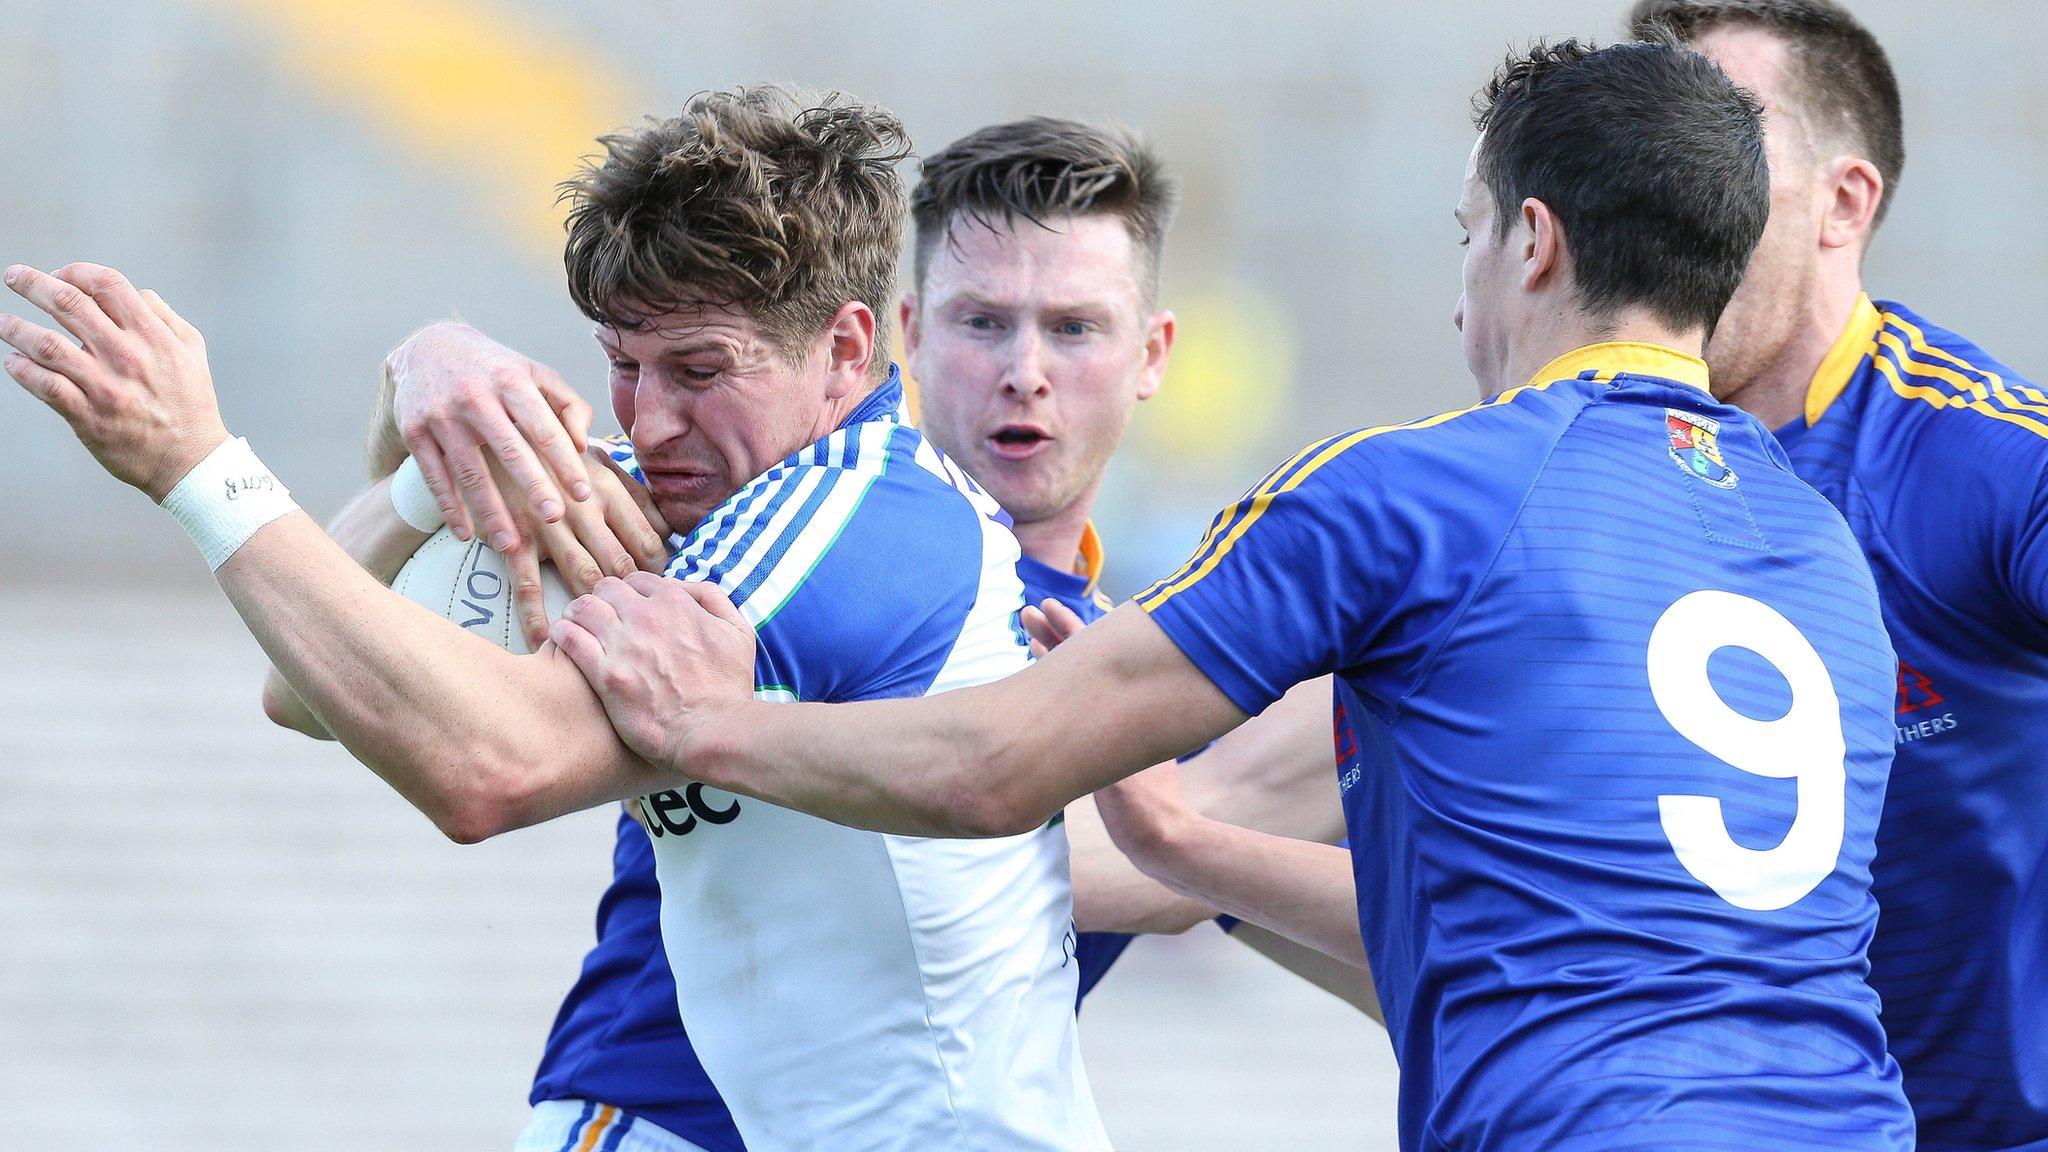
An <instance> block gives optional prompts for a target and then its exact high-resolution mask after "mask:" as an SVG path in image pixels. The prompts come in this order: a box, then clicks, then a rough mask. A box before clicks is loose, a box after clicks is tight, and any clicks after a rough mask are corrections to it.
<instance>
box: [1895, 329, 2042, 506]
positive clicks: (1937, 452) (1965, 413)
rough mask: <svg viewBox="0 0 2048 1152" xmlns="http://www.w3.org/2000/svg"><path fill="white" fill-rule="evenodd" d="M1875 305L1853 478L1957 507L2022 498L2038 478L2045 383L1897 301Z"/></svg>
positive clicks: (1907, 498) (2030, 494)
mask: <svg viewBox="0 0 2048 1152" xmlns="http://www.w3.org/2000/svg"><path fill="white" fill-rule="evenodd" d="M1878 311H1879V315H1880V316H1881V317H1882V319H1883V326H1882V327H1881V328H1880V329H1879V330H1878V336H1877V341H1876V344H1875V346H1874V348H1873V349H1872V352H1871V366H1872V370H1873V372H1874V373H1875V378H1874V379H1873V380H1872V390H1873V395H1872V396H1871V397H1870V398H1869V400H1868V404H1869V413H1870V415H1871V416H1873V417H1875V419H1871V420H1869V421H1868V422H1867V423H1866V425H1865V428H1864V431H1863V433H1862V436H1863V441H1864V443H1863V446H1862V451H1861V453H1860V457H1861V458H1860V459H1859V460H1858V468H1857V479H1858V482H1859V483H1860V484H1862V486H1863V487H1864V489H1865V491H1866V492H1869V493H1872V494H1874V495H1875V494H1879V493H1883V494H1886V495H1887V496H1888V497H1889V499H1887V500H1884V501H1883V503H1885V504H1887V505H1893V506H1904V507H1925V506H1926V505H1927V504H1928V503H1930V502H1932V503H1934V504H1936V505H1938V506H1941V507H1943V508H1947V509H1949V510H1951V511H1952V513H1953V514H1954V515H1957V516H1969V515H1975V514H1991V515H1994V516H1995V515H1997V514H1998V513H1999V512H2000V511H2001V510H2012V511H2018V510H2022V509H2028V508H2031V506H2032V505H2033V503H2034V498H2035V497H2036V496H2037V495H2038V493H2039V491H2040V489H2041V488H2042V487H2043V484H2044V481H2048V392H2044V391H2043V390H2042V389H2040V388H2038V387H2036V386H2035V385H2034V384H2033V383H2032V382H2030V381H2028V380H2027V379H2025V378H2024V377H2021V376H2020V375H2018V374H2017V373H2015V372H2014V371H2013V370H2012V369H2010V368H2008V367H2006V366H2005V365H2004V364H2002V363H2000V362H1999V361H1998V360H1997V359H1996V358H1994V357H1992V356H1991V355H1990V354H1989V353H1987V352H1985V351H1984V350H1983V349H1981V348H1979V347H1977V346H1976V345H1975V344H1974V343H1972V342H1970V341H1969V340H1967V339H1965V338H1963V337H1961V336H1959V335H1957V334H1955V333H1954V332H1951V331H1949V330H1947V329H1944V328H1941V327H1938V326H1936V325H1933V324H1930V323H1928V322H1927V321H1925V320H1923V319H1921V318H1920V317H1919V316H1917V315H1915V314H1914V313H1913V312H1912V311H1910V310H1909V309H1907V308H1905V307H1904V306H1903V305H1899V304H1894V303H1891V302H1880V303H1879V305H1878Z"/></svg>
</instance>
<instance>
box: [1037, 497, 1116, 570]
mask: <svg viewBox="0 0 2048 1152" xmlns="http://www.w3.org/2000/svg"><path fill="white" fill-rule="evenodd" d="M1101 486H1102V481H1100V480H1097V481H1096V482H1095V484H1094V485H1093V486H1092V487H1090V488H1089V489H1088V491H1087V492H1086V493H1084V494H1083V495H1082V496H1081V498H1080V499H1079V500H1076V501H1074V502H1073V503H1072V504H1069V505H1067V506H1066V507H1065V508H1063V509H1061V510H1060V511H1059V512H1057V513H1054V514H1053V515H1051V516H1047V517H1045V518H1044V519H1042V520H1033V521H1031V522H1030V523H1029V524H1025V523H1021V522H1020V523H1018V524H1017V525H1016V528H1015V531H1016V534H1017V546H1018V547H1020V548H1022V549H1023V550H1024V554H1025V555H1026V556H1029V557H1031V558H1032V559H1033V560H1036V561H1038V562H1039V563H1040V564H1043V565H1045V566H1046V567H1047V568H1051V569H1054V570H1056V571H1060V572H1071V571H1073V570H1074V559H1075V557H1077V556H1079V555H1080V554H1081V532H1082V530H1083V529H1085V528H1086V527H1087V526H1088V513H1089V512H1091V511H1093V510H1094V507H1095V492H1096V489H1097V488H1100V487H1101Z"/></svg>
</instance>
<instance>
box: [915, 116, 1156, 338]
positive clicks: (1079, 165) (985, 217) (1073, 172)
mask: <svg viewBox="0 0 2048 1152" xmlns="http://www.w3.org/2000/svg"><path fill="white" fill-rule="evenodd" d="M1179 198H1180V190H1179V187H1178V185H1177V184H1176V183H1175V181H1174V180H1173V178H1172V177H1171V176H1168V175H1167V174H1166V169H1165V166H1164V165H1162V164H1161V163H1160V161H1159V157H1158V156H1157V155H1155V154H1154V153H1153V152H1152V150H1151V149H1150V148H1148V147H1146V145H1145V143H1144V142H1143V141H1142V140H1140V139H1138V137H1136V136H1135V135H1133V134H1131V133H1130V132H1128V131H1125V130H1123V129H1121V128H1098V127H1095V126H1094V125H1091V124H1083V123H1081V122H1079V121H1076V120H1060V119H1055V118H1053V117H1050V116H1034V117H1031V118H1030V119H1027V120H1013V121H1011V122H1009V123H1007V124H995V125H991V126H990V127H987V128H983V129H980V130H978V131H975V132H971V133H969V134H967V135H965V136H962V137H961V138H960V139H958V140H955V141H954V142H953V143H951V144H948V145H947V146H946V147H945V148H944V149H942V150H941V151H939V152H936V153H933V154H932V155H931V156H929V157H926V158H925V161H924V163H923V165H922V169H921V176H920V178H919V180H918V183H917V188H916V190H915V191H913V192H912V193H911V195H910V217H911V220H912V222H913V223H914V224H915V226H916V230H917V239H916V249H915V251H914V252H913V254H912V266H913V268H914V275H915V278H916V283H917V285H918V287H919V288H922V287H923V286H924V274H925V269H926V268H928V267H929V266H930V264H931V256H932V252H933V251H935V250H936V249H937V247H938V244H939V241H940V239H941V238H947V239H949V240H950V237H951V235H952V228H953V226H954V224H955V223H956V222H971V223H974V224H978V225H980V226H981V227H984V228H990V229H993V228H995V227H996V226H998V225H1014V224H1015V222H1016V221H1017V220H1019V219H1023V220H1027V221H1029V222H1031V223H1032V224H1036V225H1038V226H1039V227H1042V228H1043V227H1050V226H1051V225H1050V224H1049V223H1048V221H1051V220H1057V219H1059V218H1060V217H1071V216H1093V215H1102V216H1114V217H1116V218H1117V219H1119V220H1121V221H1123V224H1124V227H1125V228H1126V229H1128V230H1129V232H1130V235H1131V244H1132V247H1133V248H1135V249H1136V250H1137V252H1138V255H1139V257H1140V258H1141V260H1142V261H1143V264H1142V266H1141V267H1140V268H1139V270H1138V287H1139V290H1140V291H1141V292H1143V293H1144V294H1145V297H1146V299H1148V300H1150V299H1152V298H1154V297H1156V296H1157V294H1158V291H1159V266H1160V260H1161V257H1162V255H1163V253H1164V251H1165V247H1166V228H1167V225H1168V224H1169V223H1171V222H1172V220H1173V210H1174V207H1175V205H1176V204H1177V203H1178V201H1179Z"/></svg>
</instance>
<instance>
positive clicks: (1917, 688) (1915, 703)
mask: <svg viewBox="0 0 2048 1152" xmlns="http://www.w3.org/2000/svg"><path fill="white" fill-rule="evenodd" d="M1945 699H1947V697H1945V696H1943V695H1942V694H1941V693H1939V692H1936V691H1935V690H1934V681H1933V680H1930V679H1928V677H1927V675H1926V674H1925V673H1923V672H1921V671H1920V670H1919V669H1918V668H1915V667H1913V666H1912V665H1911V664H1908V663H1906V662H1905V661H1904V660H1901V661H1899V702H1898V707H1897V711H1898V714H1899V715H1901V716H1904V715H1905V714H1906V713H1908V712H1918V711H1920V710H1921V709H1922V708H1932V707H1934V706H1935V705H1937V704H1939V703H1941V702H1942V701H1943V700H1945Z"/></svg>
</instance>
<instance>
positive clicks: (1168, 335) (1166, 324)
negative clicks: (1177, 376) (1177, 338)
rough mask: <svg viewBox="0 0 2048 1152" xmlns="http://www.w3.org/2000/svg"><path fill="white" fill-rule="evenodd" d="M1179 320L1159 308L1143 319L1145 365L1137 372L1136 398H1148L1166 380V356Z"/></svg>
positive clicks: (1171, 346)
mask: <svg viewBox="0 0 2048 1152" xmlns="http://www.w3.org/2000/svg"><path fill="white" fill-rule="evenodd" d="M1178 324H1179V322H1178V321H1177V320H1175V319H1174V315H1173V313H1171V312H1169V311H1167V310H1166V309H1164V308H1161V309H1160V310H1159V311H1157V312H1154V313H1153V314H1152V315H1151V317H1150V318H1149V319H1147V320H1146V321H1145V366H1144V368H1143V369H1141V370H1140V371H1139V373H1138V399H1140V400H1150V399H1151V398H1152V397H1153V396H1155V395H1157V394H1158V392H1159V386H1160V385H1161V384H1163V383H1165V382H1166V358H1167V356H1168V355H1169V354H1171V353H1172V352H1173V337H1174V333H1175V331H1176V329H1177V326H1178Z"/></svg>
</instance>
